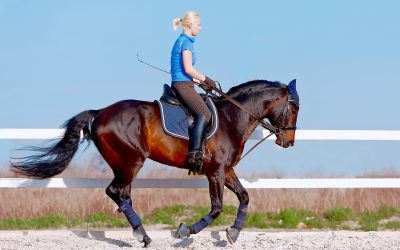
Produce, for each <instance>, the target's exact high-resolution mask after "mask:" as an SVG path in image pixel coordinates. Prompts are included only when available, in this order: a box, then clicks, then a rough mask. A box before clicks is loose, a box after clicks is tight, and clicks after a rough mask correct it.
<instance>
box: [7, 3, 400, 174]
mask: <svg viewBox="0 0 400 250" xmlns="http://www.w3.org/2000/svg"><path fill="white" fill-rule="evenodd" d="M156 6H157V7H156ZM188 10H194V11H197V12H199V13H200V14H201V17H202V28H203V29H202V33H201V34H200V35H199V37H198V38H197V41H196V43H195V48H196V51H197V62H196V67H197V69H199V70H200V71H201V72H203V73H205V74H206V75H209V76H210V77H211V78H213V79H215V80H218V81H220V82H221V84H222V86H223V89H224V90H225V91H227V90H228V89H229V88H230V87H232V86H235V85H238V84H240V83H243V82H246V81H248V80H252V79H267V80H278V81H281V82H284V83H288V82H289V81H290V80H292V79H294V78H296V79H297V87H298V91H299V94H300V98H301V111H300V114H299V121H298V126H299V127H300V128H301V129H388V130H389V129H390V130H398V129H400V116H399V109H398V107H399V104H398V93H399V92H400V91H399V90H400V86H399V83H400V82H399V77H398V72H399V69H400V17H399V15H398V13H399V11H400V2H398V1H379V2H378V1H330V2H328V1H279V2H277V1H252V2H251V3H249V2H247V1H240V2H239V1H201V2H200V1H185V2H182V1H168V2H167V1H146V2H144V1H117V2H115V1H114V2H113V1H50V0H48V1H45V0H43V1H13V0H2V1H0V84H1V92H0V100H1V101H0V103H1V105H0V128H55V127H59V126H60V125H61V124H62V123H63V122H64V121H65V120H67V119H68V118H70V117H72V116H73V115H75V114H77V113H79V112H81V111H83V110H86V109H98V108H102V107H104V106H108V105H110V104H112V103H114V102H116V101H119V100H122V99H141V100H150V101H151V100H155V99H158V98H159V96H160V94H161V90H162V84H164V83H169V81H170V79H169V76H168V75H167V74H165V73H162V72H158V71H155V70H153V69H152V68H149V67H147V66H145V65H143V64H140V63H138V62H137V60H136V54H140V56H141V58H142V59H143V60H145V61H147V62H150V63H152V64H154V65H157V66H159V67H161V68H165V69H168V68H169V54H170V50H171V47H172V44H173V42H174V41H175V39H176V37H177V36H178V35H179V33H180V32H179V31H176V32H174V31H173V30H172V19H173V18H176V17H181V16H182V15H183V14H184V13H185V12H186V11H188ZM21 143H22V142H21V141H11V140H2V141H0V165H1V164H3V163H4V164H6V162H7V161H8V157H9V156H10V155H12V152H10V150H11V149H12V148H15V147H17V146H18V145H20V144H21ZM23 143H36V142H35V141H30V142H29V141H28V142H23ZM253 143H255V142H254V141H251V142H250V145H251V144H253ZM399 148H400V145H399V142H343V141H342V142H327V141H318V142H315V141H297V142H296V146H295V147H294V148H292V149H288V150H284V149H280V148H278V147H276V146H274V145H273V143H272V142H266V143H265V144H264V145H262V146H261V147H260V148H258V149H257V150H256V152H255V153H252V154H251V155H250V156H249V157H248V158H247V159H246V160H244V162H243V163H241V165H240V166H239V170H240V171H242V172H243V171H247V170H248V171H263V172H268V171H272V170H278V171H280V172H283V173H287V174H289V175H290V174H293V175H295V174H303V173H322V174H338V175H354V174H361V173H364V172H366V171H373V170H377V169H381V168H394V169H398V170H400V160H399V159H398V157H397V155H398V149H399ZM86 154H88V152H86Z"/></svg>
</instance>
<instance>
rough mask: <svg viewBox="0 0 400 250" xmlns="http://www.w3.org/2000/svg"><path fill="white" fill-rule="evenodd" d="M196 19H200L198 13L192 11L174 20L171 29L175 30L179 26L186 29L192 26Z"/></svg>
mask: <svg viewBox="0 0 400 250" xmlns="http://www.w3.org/2000/svg"><path fill="white" fill-rule="evenodd" d="M198 18H200V15H199V14H198V13H196V12H193V11H189V12H186V13H185V15H184V16H183V17H182V18H175V19H174V20H173V21H172V28H173V29H174V30H176V29H177V28H178V26H179V24H180V25H182V27H188V26H189V25H190V24H193V22H195V21H196V19H198Z"/></svg>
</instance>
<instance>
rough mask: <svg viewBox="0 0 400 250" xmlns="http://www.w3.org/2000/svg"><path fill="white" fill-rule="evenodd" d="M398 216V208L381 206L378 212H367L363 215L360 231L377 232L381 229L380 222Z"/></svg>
mask: <svg viewBox="0 0 400 250" xmlns="http://www.w3.org/2000/svg"><path fill="white" fill-rule="evenodd" d="M397 214H398V211H397V209H396V208H393V207H388V206H387V205H381V206H380V207H379V208H378V210H376V211H367V212H364V213H363V214H361V218H360V221H359V223H360V229H361V230H364V231H376V230H378V227H379V221H380V220H383V219H388V218H390V217H392V216H395V215H397Z"/></svg>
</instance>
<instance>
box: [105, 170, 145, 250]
mask: <svg viewBox="0 0 400 250" xmlns="http://www.w3.org/2000/svg"><path fill="white" fill-rule="evenodd" d="M139 169H140V167H138V168H134V170H136V171H134V172H135V175H134V174H133V173H132V172H131V171H129V172H130V173H124V174H121V175H119V174H117V175H116V176H115V178H114V179H113V181H112V182H111V184H110V185H109V186H108V187H107V188H106V194H107V195H108V196H109V197H110V198H111V199H112V200H113V201H114V202H115V203H116V204H117V205H118V210H117V211H118V212H120V213H124V215H125V217H126V219H127V220H128V222H129V224H130V225H131V226H132V229H133V234H134V236H136V238H137V239H138V240H139V242H141V243H143V242H144V246H145V247H148V246H149V244H150V243H151V239H150V237H149V236H148V235H147V233H146V231H145V229H144V228H143V225H142V222H141V220H140V217H139V215H138V214H137V213H136V211H135V210H134V208H133V203H132V199H131V188H132V179H133V176H136V173H137V172H138V170H139Z"/></svg>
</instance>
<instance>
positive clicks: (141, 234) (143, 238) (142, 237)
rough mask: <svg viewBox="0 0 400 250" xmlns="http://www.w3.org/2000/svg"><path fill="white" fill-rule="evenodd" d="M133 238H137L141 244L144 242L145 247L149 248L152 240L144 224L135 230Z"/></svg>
mask: <svg viewBox="0 0 400 250" xmlns="http://www.w3.org/2000/svg"><path fill="white" fill-rule="evenodd" d="M133 236H135V237H136V238H137V239H138V241H139V242H140V243H143V242H144V247H148V246H149V245H150V243H151V239H150V237H149V236H148V235H147V233H146V231H145V230H144V228H143V226H142V224H140V225H139V226H137V227H136V228H134V229H133Z"/></svg>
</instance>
